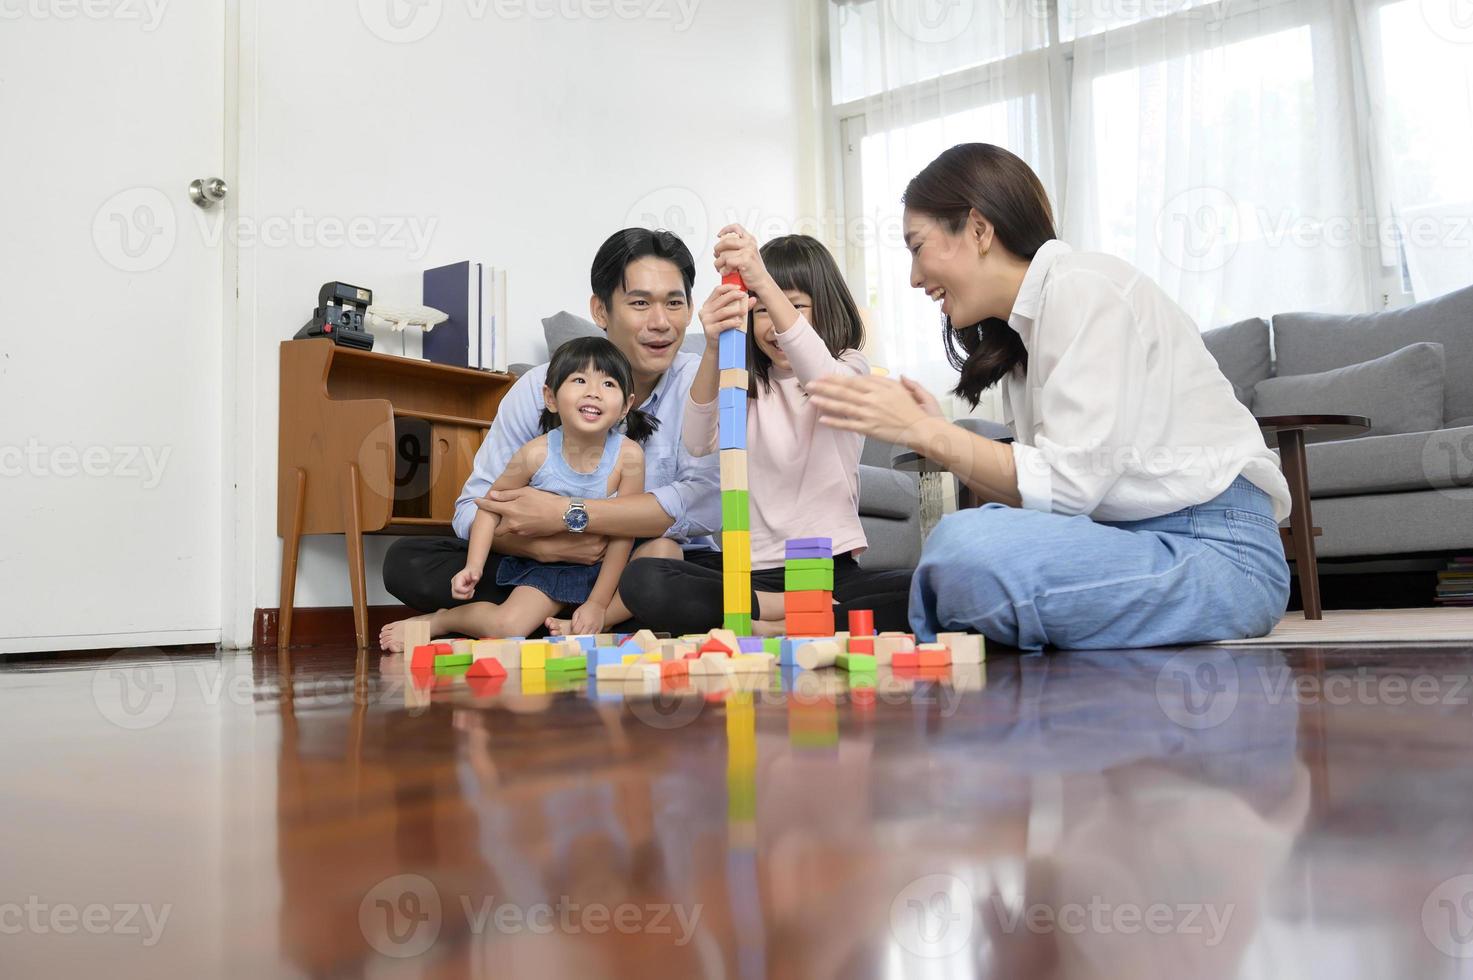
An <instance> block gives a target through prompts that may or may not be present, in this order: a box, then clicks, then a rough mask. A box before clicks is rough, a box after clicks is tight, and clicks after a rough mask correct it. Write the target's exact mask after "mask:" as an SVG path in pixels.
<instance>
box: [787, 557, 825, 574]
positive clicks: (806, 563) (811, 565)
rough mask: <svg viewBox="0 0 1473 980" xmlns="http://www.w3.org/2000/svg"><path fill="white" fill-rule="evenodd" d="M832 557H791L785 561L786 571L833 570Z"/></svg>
mask: <svg viewBox="0 0 1473 980" xmlns="http://www.w3.org/2000/svg"><path fill="white" fill-rule="evenodd" d="M833 570H834V560H833V559H832V558H789V559H787V560H786V561H784V562H783V571H784V572H832V571H833Z"/></svg>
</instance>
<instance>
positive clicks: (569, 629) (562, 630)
mask: <svg viewBox="0 0 1473 980" xmlns="http://www.w3.org/2000/svg"><path fill="white" fill-rule="evenodd" d="M542 625H543V626H546V627H547V635H548V636H572V635H573V621H572V620H571V619H558V618H557V617H555V616H548V617H547V622H545V623H543V624H542Z"/></svg>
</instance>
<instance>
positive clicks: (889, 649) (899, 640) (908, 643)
mask: <svg viewBox="0 0 1473 980" xmlns="http://www.w3.org/2000/svg"><path fill="white" fill-rule="evenodd" d="M871 645H872V646H873V647H874V654H875V660H877V661H878V662H880V663H882V664H888V663H891V658H892V657H894V656H895V654H897V653H913V652H914V651H915V641H913V640H912V639H911V638H910V637H908V636H877V637H875V638H874V639H873V640H872V641H871Z"/></svg>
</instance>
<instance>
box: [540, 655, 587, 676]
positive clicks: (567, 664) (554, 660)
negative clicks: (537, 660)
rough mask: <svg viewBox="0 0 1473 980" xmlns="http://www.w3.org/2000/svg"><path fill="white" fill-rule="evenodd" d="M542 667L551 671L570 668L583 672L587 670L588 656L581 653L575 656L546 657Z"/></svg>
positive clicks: (556, 671)
mask: <svg viewBox="0 0 1473 980" xmlns="http://www.w3.org/2000/svg"><path fill="white" fill-rule="evenodd" d="M543 667H544V669H545V670H550V671H552V672H553V673H562V672H565V671H572V670H576V671H578V672H579V673H583V672H585V671H587V670H588V658H587V657H586V656H584V655H583V654H581V653H580V654H578V655H577V656H576V657H548V658H547V662H546V663H545V664H544V665H543Z"/></svg>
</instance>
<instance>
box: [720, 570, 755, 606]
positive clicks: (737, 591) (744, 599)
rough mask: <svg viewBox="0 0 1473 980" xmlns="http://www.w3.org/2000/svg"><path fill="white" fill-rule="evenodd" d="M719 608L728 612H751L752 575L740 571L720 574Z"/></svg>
mask: <svg viewBox="0 0 1473 980" xmlns="http://www.w3.org/2000/svg"><path fill="white" fill-rule="evenodd" d="M721 597H722V602H721V608H722V609H723V610H725V611H726V612H729V613H748V614H750V613H751V612H752V576H751V575H743V574H741V573H732V574H729V575H728V574H724V573H723V575H722V576H721Z"/></svg>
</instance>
